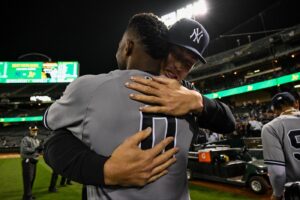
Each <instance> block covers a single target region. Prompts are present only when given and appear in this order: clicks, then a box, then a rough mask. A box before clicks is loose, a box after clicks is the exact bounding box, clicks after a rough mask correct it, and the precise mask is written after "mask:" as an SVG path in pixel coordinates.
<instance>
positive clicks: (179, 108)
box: [125, 76, 203, 116]
mask: <svg viewBox="0 0 300 200" xmlns="http://www.w3.org/2000/svg"><path fill="white" fill-rule="evenodd" d="M131 80H132V81H133V82H127V83H126V84H125V85H126V87H128V88H130V89H133V90H136V91H138V92H141V93H142V94H130V98H131V99H133V100H135V101H140V102H143V103H145V104H151V105H150V106H144V107H141V108H140V110H141V111H142V112H146V113H163V114H167V115H172V116H182V115H185V114H187V113H190V112H202V110H203V98H202V95H201V94H200V93H198V92H197V91H194V90H189V89H187V88H185V87H183V86H182V85H181V84H180V83H179V82H178V81H177V80H175V79H170V78H166V77H153V78H152V80H151V79H145V78H143V77H138V76H135V77H132V78H131Z"/></svg>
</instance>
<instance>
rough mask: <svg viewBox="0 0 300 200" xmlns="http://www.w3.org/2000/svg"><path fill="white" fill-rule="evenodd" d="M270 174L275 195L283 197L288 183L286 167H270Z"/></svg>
mask: <svg viewBox="0 0 300 200" xmlns="http://www.w3.org/2000/svg"><path fill="white" fill-rule="evenodd" d="M268 172H269V177H270V182H271V185H272V188H273V195H274V196H276V197H280V196H282V195H283V191H284V184H285V182H286V172H285V167H284V166H279V165H269V166H268Z"/></svg>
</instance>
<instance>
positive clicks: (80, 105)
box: [44, 75, 97, 133]
mask: <svg viewBox="0 0 300 200" xmlns="http://www.w3.org/2000/svg"><path fill="white" fill-rule="evenodd" d="M96 88H97V83H96V81H95V78H94V76H91V75H89V76H82V77H80V78H78V79H76V80H75V81H73V82H72V83H70V84H69V85H68V86H67V88H66V90H65V91H64V94H63V96H62V97H61V98H60V99H58V100H57V101H55V102H54V103H53V104H52V105H51V106H50V107H49V108H48V109H47V111H46V112H45V115H44V125H45V126H46V127H47V128H48V129H50V130H58V129H61V128H67V129H68V130H70V131H72V132H73V133H81V132H82V129H83V120H84V118H85V114H86V110H87V106H88V105H89V102H90V99H91V98H92V96H93V93H94V90H95V89H96Z"/></svg>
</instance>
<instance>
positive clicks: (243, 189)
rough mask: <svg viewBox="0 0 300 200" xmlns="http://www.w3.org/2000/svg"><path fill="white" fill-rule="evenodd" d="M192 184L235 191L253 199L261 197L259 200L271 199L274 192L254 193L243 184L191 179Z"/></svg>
mask: <svg viewBox="0 0 300 200" xmlns="http://www.w3.org/2000/svg"><path fill="white" fill-rule="evenodd" d="M190 183H191V184H194V185H199V186H202V187H206V188H210V189H214V190H219V191H223V192H229V193H234V194H238V195H242V196H246V197H249V198H252V199H259V200H269V199H270V196H271V194H272V190H269V191H268V192H267V193H266V194H263V195H259V194H255V193H253V192H252V191H251V190H250V188H247V187H242V186H235V185H230V184H223V183H216V182H210V181H200V180H197V181H190Z"/></svg>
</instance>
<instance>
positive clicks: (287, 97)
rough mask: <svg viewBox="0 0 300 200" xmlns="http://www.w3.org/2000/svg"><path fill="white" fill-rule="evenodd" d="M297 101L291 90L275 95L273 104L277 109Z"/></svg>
mask: <svg viewBox="0 0 300 200" xmlns="http://www.w3.org/2000/svg"><path fill="white" fill-rule="evenodd" d="M295 102H296V99H295V97H294V96H293V95H292V94H291V93H289V92H281V93H278V94H276V95H275V96H273V98H272V102H271V104H272V106H273V108H274V109H275V110H282V108H283V107H287V106H293V105H294V103H295Z"/></svg>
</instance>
